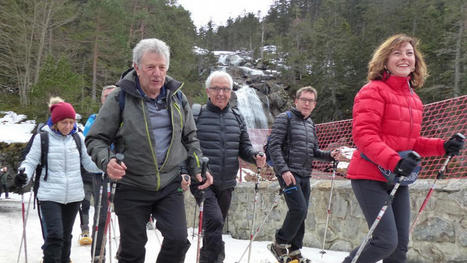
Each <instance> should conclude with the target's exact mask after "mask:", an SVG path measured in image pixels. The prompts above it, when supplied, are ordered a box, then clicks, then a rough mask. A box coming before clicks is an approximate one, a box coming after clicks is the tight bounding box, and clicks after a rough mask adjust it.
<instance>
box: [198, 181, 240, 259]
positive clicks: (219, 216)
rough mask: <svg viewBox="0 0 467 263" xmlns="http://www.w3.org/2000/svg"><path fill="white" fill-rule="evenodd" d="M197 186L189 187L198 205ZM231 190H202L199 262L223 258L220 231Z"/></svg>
mask: <svg viewBox="0 0 467 263" xmlns="http://www.w3.org/2000/svg"><path fill="white" fill-rule="evenodd" d="M198 186H199V184H193V185H191V186H190V190H191V193H192V194H193V196H194V197H195V199H196V202H197V203H198V205H199V204H200V203H201V198H202V193H201V191H200V190H198ZM232 191H233V188H228V189H225V190H219V189H216V188H215V187H214V186H211V187H209V188H207V189H205V190H204V198H205V200H204V212H203V229H204V236H203V247H202V248H201V252H200V262H203V263H213V262H218V260H220V258H219V255H220V254H222V256H221V257H224V256H223V254H224V242H223V241H222V229H223V228H224V222H225V218H227V214H228V211H229V208H230V203H231V201H232Z"/></svg>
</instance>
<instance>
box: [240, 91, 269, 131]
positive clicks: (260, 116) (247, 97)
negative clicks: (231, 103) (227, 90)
mask: <svg viewBox="0 0 467 263" xmlns="http://www.w3.org/2000/svg"><path fill="white" fill-rule="evenodd" d="M235 94H236V95H237V107H238V109H239V110H240V113H241V114H242V116H243V118H244V119H245V122H246V126H247V127H248V128H249V129H267V128H268V119H267V118H266V115H265V114H264V111H263V103H262V102H261V100H260V99H259V97H258V95H256V91H255V89H253V88H250V87H249V86H248V85H243V86H242V88H240V89H238V90H237V91H235Z"/></svg>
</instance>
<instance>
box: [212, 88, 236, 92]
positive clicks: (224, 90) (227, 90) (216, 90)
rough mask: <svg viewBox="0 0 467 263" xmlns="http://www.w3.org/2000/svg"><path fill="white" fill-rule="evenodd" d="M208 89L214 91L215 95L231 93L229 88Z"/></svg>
mask: <svg viewBox="0 0 467 263" xmlns="http://www.w3.org/2000/svg"><path fill="white" fill-rule="evenodd" d="M209 89H210V90H212V91H214V92H215V93H220V92H221V91H223V92H224V93H227V92H230V91H231V89H230V88H221V87H210V88H209Z"/></svg>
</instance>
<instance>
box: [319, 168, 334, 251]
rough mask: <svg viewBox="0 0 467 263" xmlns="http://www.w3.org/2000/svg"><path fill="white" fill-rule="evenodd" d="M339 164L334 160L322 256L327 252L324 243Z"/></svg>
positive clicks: (324, 241)
mask: <svg viewBox="0 0 467 263" xmlns="http://www.w3.org/2000/svg"><path fill="white" fill-rule="evenodd" d="M338 164H339V161H337V160H334V161H333V162H332V176H331V190H330V191H329V201H328V211H327V212H328V214H327V215H326V225H325V227H324V235H323V245H322V247H321V251H320V252H319V253H321V258H323V255H324V254H326V251H325V250H324V245H325V244H326V234H327V231H328V224H329V218H330V217H331V205H332V193H333V189H334V179H335V178H336V170H337V165H338Z"/></svg>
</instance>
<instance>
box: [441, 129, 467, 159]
mask: <svg viewBox="0 0 467 263" xmlns="http://www.w3.org/2000/svg"><path fill="white" fill-rule="evenodd" d="M464 140H465V136H464V135H463V134H462V133H456V134H454V135H453V136H452V137H451V138H450V139H449V140H447V141H446V142H444V150H445V151H446V155H449V156H454V155H459V153H460V151H461V150H462V148H463V147H464Z"/></svg>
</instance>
